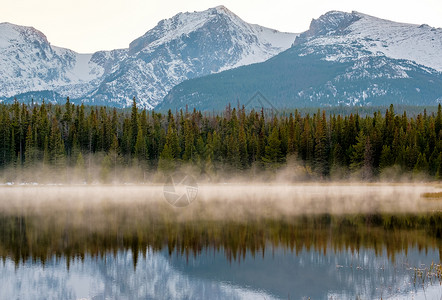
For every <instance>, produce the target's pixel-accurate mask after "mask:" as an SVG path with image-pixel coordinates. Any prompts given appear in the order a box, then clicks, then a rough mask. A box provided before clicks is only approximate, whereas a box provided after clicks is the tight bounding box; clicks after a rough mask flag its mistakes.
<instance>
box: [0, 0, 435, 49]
mask: <svg viewBox="0 0 442 300" xmlns="http://www.w3.org/2000/svg"><path fill="white" fill-rule="evenodd" d="M220 1H221V2H220ZM218 5H224V6H226V7H227V8H228V9H230V10H231V11H232V12H234V13H235V14H237V15H238V16H239V17H241V18H242V19H243V20H245V21H247V22H249V23H254V24H259V25H262V26H266V27H270V28H274V29H277V30H280V31H288V32H296V33H298V32H303V31H305V30H307V29H308V26H309V24H310V21H311V19H312V18H318V17H319V16H320V15H322V14H324V13H326V12H327V11H330V10H342V11H347V12H351V11H353V10H356V11H359V12H362V13H365V14H369V15H373V16H376V17H380V18H384V19H389V20H392V21H397V22H405V23H414V24H423V23H425V24H428V25H430V26H433V27H442V0H364V1H360V0H273V1H269V0H254V1H249V0H236V1H234V0H217V1H216V0H215V1H212V0H187V1H182V0H181V1H180V0H161V1H147V0H38V1H36V0H0V22H10V23H14V24H18V25H26V26H33V27H35V28H36V29H38V30H40V31H42V32H43V33H44V34H45V35H46V36H47V38H48V40H49V42H50V43H51V44H52V45H56V46H61V47H65V48H69V49H72V50H75V51H77V52H80V53H90V52H95V51H98V50H111V49H117V48H127V47H128V46H129V43H130V42H131V41H133V40H134V39H136V38H137V37H139V36H141V35H143V34H144V33H145V32H146V31H148V30H149V29H151V28H153V27H154V26H155V25H156V24H157V23H158V22H159V21H160V20H162V19H165V18H170V17H172V16H174V15H175V14H177V13H179V12H185V11H190V12H192V11H195V10H196V11H200V10H206V9H208V8H210V7H215V6H218Z"/></svg>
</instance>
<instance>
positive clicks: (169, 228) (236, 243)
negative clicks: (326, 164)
mask: <svg viewBox="0 0 442 300" xmlns="http://www.w3.org/2000/svg"><path fill="white" fill-rule="evenodd" d="M439 190H440V186H437V185H431V184H390V185H386V184H360V183H341V184H302V185H301V184H300V185H283V184H279V185H276V184H275V185H266V184H255V185H244V184H237V185H232V184H226V185H222V184H218V185H200V186H199V187H198V196H197V197H196V199H195V200H194V201H193V202H192V203H191V204H190V205H188V206H186V207H174V206H172V205H170V204H169V203H168V202H167V201H165V199H164V195H163V187H162V186H135V185H124V186H46V185H44V186H32V185H30V186H16V185H13V186H2V187H0V199H1V201H0V257H1V260H2V264H1V266H0V282H1V289H0V298H1V299H12V298H15V299H441V297H442V287H441V282H442V277H441V276H442V268H441V254H442V247H441V245H442V201H440V200H437V199H432V198H424V197H422V194H424V193H428V192H437V191H439Z"/></svg>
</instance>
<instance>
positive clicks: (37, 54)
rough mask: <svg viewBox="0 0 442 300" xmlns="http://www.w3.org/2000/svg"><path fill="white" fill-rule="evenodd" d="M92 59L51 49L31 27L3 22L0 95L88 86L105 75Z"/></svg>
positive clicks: (42, 37)
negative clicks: (81, 85) (70, 86)
mask: <svg viewBox="0 0 442 300" xmlns="http://www.w3.org/2000/svg"><path fill="white" fill-rule="evenodd" d="M91 57H92V55H90V54H78V53H75V52H74V51H71V50H68V49H63V48H59V47H54V46H51V45H50V44H49V42H48V40H47V38H46V36H45V35H44V34H43V33H41V32H40V31H38V30H36V29H34V28H32V27H25V26H18V25H14V24H10V23H0V60H1V67H0V79H1V80H0V87H1V90H0V96H6V97H10V96H14V95H16V94H19V93H23V92H28V91H41V90H58V89H60V88H63V87H64V86H66V85H75V84H84V83H89V82H90V81H92V80H95V79H97V78H99V77H100V76H102V75H103V73H104V72H103V70H104V69H103V68H102V67H100V66H99V65H98V64H96V63H94V62H91V61H90V59H91Z"/></svg>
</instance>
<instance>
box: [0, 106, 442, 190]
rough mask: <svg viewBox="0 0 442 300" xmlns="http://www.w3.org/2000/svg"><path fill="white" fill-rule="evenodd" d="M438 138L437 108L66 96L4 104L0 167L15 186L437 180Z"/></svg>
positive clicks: (441, 151) (441, 117)
mask: <svg viewBox="0 0 442 300" xmlns="http://www.w3.org/2000/svg"><path fill="white" fill-rule="evenodd" d="M441 137H442V112H441V105H440V104H439V107H438V109H437V112H436V113H431V114H427V113H426V111H425V110H424V111H422V112H421V113H418V114H415V116H413V117H409V116H407V113H406V112H402V113H397V112H395V111H394V107H393V105H391V106H390V107H389V108H386V109H385V110H384V111H378V112H374V113H373V114H371V115H366V116H364V117H362V116H360V115H359V114H358V113H355V114H349V115H340V114H338V115H336V114H328V113H327V112H326V111H321V110H318V111H317V112H316V113H313V114H309V113H306V114H301V113H300V112H298V111H297V110H295V111H293V112H285V113H283V114H278V115H276V114H271V113H268V112H265V111H264V110H261V111H254V110H251V111H247V110H246V109H245V108H244V107H243V108H232V107H231V106H228V107H226V109H225V110H224V111H223V112H220V113H202V112H200V111H196V110H193V111H191V112H189V111H182V110H180V111H177V112H171V111H170V110H169V111H168V112H167V113H158V112H155V111H146V110H140V109H137V106H136V101H135V99H134V101H133V105H132V108H131V109H126V110H123V109H116V108H109V107H104V106H95V107H93V106H85V105H83V104H81V105H74V104H71V103H70V102H69V98H68V99H67V101H66V103H65V104H64V105H54V104H45V103H44V102H43V103H42V104H40V105H26V104H20V103H19V102H17V101H16V102H14V103H13V104H2V105H0V167H1V170H2V171H3V172H2V174H3V175H2V176H3V180H12V181H13V180H14V179H16V178H17V176H20V174H25V175H23V176H24V178H23V179H26V177H29V178H28V180H33V181H38V178H35V177H38V176H37V175H36V174H40V173H38V172H26V170H39V171H42V170H45V172H46V173H44V174H45V176H48V175H51V176H52V177H53V178H58V179H59V180H68V181H69V180H71V179H77V180H80V181H94V180H98V181H101V182H112V181H113V180H115V179H116V178H118V177H119V176H120V175H121V174H124V172H121V170H125V169H127V168H130V169H131V170H136V172H135V174H138V175H137V176H138V177H137V176H136V179H137V180H143V179H145V178H146V174H148V176H150V175H152V174H167V173H168V172H172V171H175V170H177V169H178V168H180V167H183V166H186V165H191V166H192V167H193V169H194V171H195V170H196V173H197V174H200V175H201V174H202V175H207V176H209V178H217V175H219V174H225V172H229V173H231V172H233V173H234V174H237V175H241V174H255V173H257V172H260V173H263V171H268V173H269V174H272V172H273V173H274V172H277V171H278V170H279V169H281V168H284V167H287V166H288V170H287V171H288V174H290V166H291V165H290V162H293V161H295V162H296V169H297V170H299V169H302V171H303V174H304V178H312V179H313V178H314V179H316V180H317V179H327V178H330V177H333V176H335V178H336V176H337V177H338V178H342V179H345V178H346V177H349V176H358V178H360V179H367V180H371V179H373V178H377V177H379V176H381V175H382V174H383V173H384V171H386V170H394V171H395V172H396V173H401V174H408V175H409V176H424V177H425V178H427V179H439V178H440V176H441V172H442V141H441ZM92 168H93V169H94V170H96V172H95V173H93V172H91V170H90V169H92ZM294 168H295V167H294ZM68 170H69V171H68ZM32 174H34V176H33V175H32ZM91 176H92V178H91ZM95 177H97V178H95ZM149 178H150V177H149Z"/></svg>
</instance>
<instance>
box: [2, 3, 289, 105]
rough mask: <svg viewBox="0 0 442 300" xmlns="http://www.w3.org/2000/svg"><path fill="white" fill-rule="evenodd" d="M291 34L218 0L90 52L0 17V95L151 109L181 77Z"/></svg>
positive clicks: (247, 58) (247, 55)
mask: <svg viewBox="0 0 442 300" xmlns="http://www.w3.org/2000/svg"><path fill="white" fill-rule="evenodd" d="M295 38H296V34H292V33H281V32H278V31H276V30H272V29H268V28H265V27H261V26H259V25H252V24H248V23H246V22H244V21H243V20H241V19H240V18H239V17H238V16H236V15H235V14H233V13H232V12H230V11H229V10H228V9H227V8H225V7H223V6H218V7H215V8H211V9H208V10H206V11H201V12H193V13H179V14H177V15H176V16H174V17H172V18H170V19H166V20H162V21H160V22H159V23H158V25H157V26H156V27H155V28H153V29H151V30H149V31H148V32H146V34H144V35H143V36H141V37H140V38H138V39H136V40H134V41H133V42H132V43H130V46H129V48H128V49H120V50H113V51H100V52H96V53H94V54H79V53H76V52H74V51H72V50H69V49H64V48H60V47H55V46H51V45H50V44H49V42H48V41H47V39H46V37H45V36H44V34H43V33H41V32H39V31H38V30H36V29H34V28H32V27H24V26H17V25H12V24H9V23H1V24H0V61H1V62H2V65H1V67H0V98H1V97H3V98H4V97H11V96H15V95H18V94H24V93H27V92H33V91H54V92H57V93H58V94H61V95H63V96H69V97H70V98H71V99H72V100H73V101H75V100H77V101H80V100H81V101H84V102H86V103H91V104H104V105H113V106H121V107H124V106H128V105H130V104H131V101H132V98H133V97H134V96H135V97H136V98H137V101H138V102H139V105H140V106H141V107H145V108H153V107H154V106H155V105H157V104H158V103H160V102H161V101H162V99H163V97H164V96H165V95H166V94H167V92H168V91H169V90H170V89H171V88H172V87H174V86H175V85H176V84H178V83H180V82H182V81H184V80H186V79H190V78H195V77H199V76H203V75H207V74H211V73H216V72H220V71H222V70H226V69H230V68H234V67H237V66H242V65H245V64H251V63H256V62H262V61H264V60H266V59H268V58H270V57H272V56H274V55H276V54H278V53H279V52H281V51H283V50H286V49H287V48H289V47H290V45H291V44H292V43H293V41H294V40H295ZM29 95H31V94H29ZM33 95H34V94H33Z"/></svg>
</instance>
